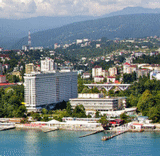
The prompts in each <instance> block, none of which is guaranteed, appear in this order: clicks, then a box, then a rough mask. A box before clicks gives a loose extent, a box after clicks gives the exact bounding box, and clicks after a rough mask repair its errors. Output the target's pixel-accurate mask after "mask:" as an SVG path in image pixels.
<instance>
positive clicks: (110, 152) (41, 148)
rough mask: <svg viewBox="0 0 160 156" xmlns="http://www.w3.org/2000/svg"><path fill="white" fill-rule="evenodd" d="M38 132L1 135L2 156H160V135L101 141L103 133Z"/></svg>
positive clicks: (141, 134) (12, 132)
mask: <svg viewBox="0 0 160 156" xmlns="http://www.w3.org/2000/svg"><path fill="white" fill-rule="evenodd" d="M87 133H89V132H80V131H78V132H77V131H54V132H49V133H43V132H41V131H35V130H10V131H0V156H50V155H53V156H54V155H56V156H75V155H78V156H79V155H80V156H92V155H93V156H94V155H95V156H101V155H104V156H105V155H106V156H160V133H150V132H144V133H125V134H122V135H120V136H117V137H115V138H113V139H111V140H108V141H101V138H102V136H104V135H105V134H104V133H103V132H102V133H99V134H95V135H91V136H87V137H84V138H78V137H79V136H81V135H84V134H87Z"/></svg>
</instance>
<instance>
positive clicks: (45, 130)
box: [42, 127, 58, 133]
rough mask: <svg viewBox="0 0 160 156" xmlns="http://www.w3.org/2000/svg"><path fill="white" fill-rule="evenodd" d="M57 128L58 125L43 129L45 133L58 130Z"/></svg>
mask: <svg viewBox="0 0 160 156" xmlns="http://www.w3.org/2000/svg"><path fill="white" fill-rule="evenodd" d="M56 130H58V128H57V127H55V128H42V131H43V132H44V133H48V132H52V131H56Z"/></svg>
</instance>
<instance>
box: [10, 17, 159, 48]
mask: <svg viewBox="0 0 160 156" xmlns="http://www.w3.org/2000/svg"><path fill="white" fill-rule="evenodd" d="M154 35H157V36H160V14H135V15H121V16H114V17H107V18H101V19H96V20H89V21H85V22H77V23H73V24H69V25H66V26H62V27H60V28H55V29H49V30H46V31H41V32H37V33H34V34H31V38H32V46H43V47H52V46H53V45H54V43H64V42H68V41H70V42H71V41H74V40H76V39H82V38H88V39H98V38H101V37H106V38H108V39H114V38H120V39H123V38H137V37H146V36H154ZM27 40H28V38H27V37H25V38H22V39H21V40H19V41H18V42H17V43H16V44H15V45H14V46H12V48H21V47H22V45H26V44H27Z"/></svg>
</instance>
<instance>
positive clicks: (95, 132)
mask: <svg viewBox="0 0 160 156" xmlns="http://www.w3.org/2000/svg"><path fill="white" fill-rule="evenodd" d="M100 132H103V130H98V131H94V132H92V133H89V134H86V135H82V136H80V137H79V138H83V137H86V136H90V135H93V134H97V133H100Z"/></svg>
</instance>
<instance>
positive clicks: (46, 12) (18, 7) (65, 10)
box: [0, 0, 160, 18]
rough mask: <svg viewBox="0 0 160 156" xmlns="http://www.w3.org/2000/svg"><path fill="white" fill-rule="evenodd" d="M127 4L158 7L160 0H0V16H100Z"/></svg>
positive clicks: (159, 6)
mask: <svg viewBox="0 0 160 156" xmlns="http://www.w3.org/2000/svg"><path fill="white" fill-rule="evenodd" d="M128 6H130V7H135V6H141V7H145V8H160V0H0V18H29V17H36V16H70V15H71V16H75V15H94V16H100V15H103V14H107V13H110V12H114V11H118V10H121V9H123V8H126V7H128Z"/></svg>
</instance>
